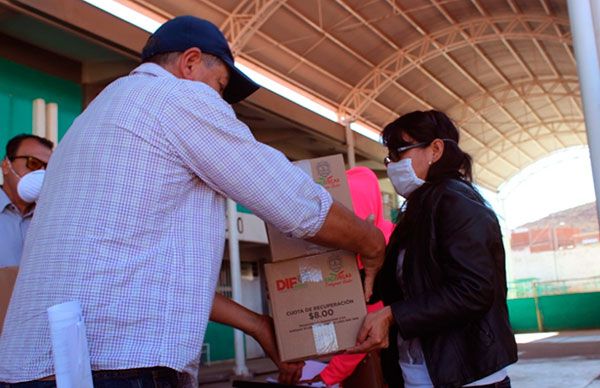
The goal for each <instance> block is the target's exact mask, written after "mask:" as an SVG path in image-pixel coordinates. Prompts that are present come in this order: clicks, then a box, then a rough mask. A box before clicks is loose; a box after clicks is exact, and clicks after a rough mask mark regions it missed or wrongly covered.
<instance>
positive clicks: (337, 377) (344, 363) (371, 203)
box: [310, 167, 394, 385]
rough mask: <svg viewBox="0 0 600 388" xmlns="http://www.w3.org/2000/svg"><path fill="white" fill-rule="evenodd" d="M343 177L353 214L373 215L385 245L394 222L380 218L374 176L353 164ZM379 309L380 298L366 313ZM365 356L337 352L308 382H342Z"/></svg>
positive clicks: (360, 264)
mask: <svg viewBox="0 0 600 388" xmlns="http://www.w3.org/2000/svg"><path fill="white" fill-rule="evenodd" d="M346 177H347V178H348V186H349V187H350V196H351V197H352V206H353V207H354V213H355V214H356V215H357V216H358V217H359V218H361V219H367V217H369V216H371V215H372V216H373V217H374V219H373V223H374V224H375V226H377V227H378V228H379V229H380V230H381V232H382V233H383V235H384V237H385V242H386V244H387V242H388V240H389V238H390V235H391V234H392V231H393V229H394V224H393V223H391V222H390V221H388V220H386V219H385V218H384V217H383V201H382V197H381V189H380V187H379V181H378V180H377V176H376V175H375V173H374V172H373V171H372V170H371V169H369V168H367V167H354V168H351V169H350V170H347V171H346ZM356 259H357V261H358V268H359V269H362V268H363V264H362V262H361V260H360V256H357V258H356ZM381 308H383V303H382V302H381V301H378V302H376V303H374V304H367V311H368V312H373V311H377V310H380V309H381ZM365 356H366V354H365V353H362V354H340V355H337V356H335V357H333V358H332V359H331V361H330V362H329V364H328V365H327V366H326V367H325V369H323V370H322V371H321V373H319V374H318V375H316V376H315V377H314V378H313V379H311V380H310V382H317V381H322V382H324V383H325V384H327V385H334V384H338V383H342V382H343V381H344V380H345V379H346V378H348V377H349V376H350V375H351V374H352V372H354V369H355V368H356V366H357V365H358V364H359V363H360V362H361V361H362V360H363V358H365Z"/></svg>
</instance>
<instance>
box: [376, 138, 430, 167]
mask: <svg viewBox="0 0 600 388" xmlns="http://www.w3.org/2000/svg"><path fill="white" fill-rule="evenodd" d="M429 144H431V143H430V142H422V143H416V144H409V145H407V146H404V147H399V148H396V150H395V151H390V153H389V155H388V156H386V157H385V158H383V164H385V165H386V167H387V165H388V164H390V163H392V162H397V161H398V160H400V155H402V154H403V153H404V152H406V151H408V150H411V149H413V148H419V147H426V146H428V145H429Z"/></svg>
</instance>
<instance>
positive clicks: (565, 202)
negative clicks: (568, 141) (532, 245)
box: [481, 146, 595, 229]
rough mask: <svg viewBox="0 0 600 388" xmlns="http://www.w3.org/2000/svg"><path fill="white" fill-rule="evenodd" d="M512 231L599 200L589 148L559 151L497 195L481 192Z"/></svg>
mask: <svg viewBox="0 0 600 388" xmlns="http://www.w3.org/2000/svg"><path fill="white" fill-rule="evenodd" d="M481 191H482V193H483V195H484V196H485V197H486V199H488V201H489V202H490V203H491V205H492V207H493V208H494V210H496V213H498V215H499V217H500V218H501V219H502V220H504V222H505V225H506V226H507V227H508V228H509V229H515V228H517V227H518V226H521V225H523V224H526V223H528V222H531V221H535V220H538V219H540V218H544V217H545V216H547V215H549V214H551V213H555V212H558V211H561V210H565V209H570V208H572V207H576V206H579V205H583V204H585V203H589V202H593V201H595V194H594V184H593V180H592V169H591V164H590V156H589V151H588V148H587V146H578V147H571V148H567V149H563V150H559V151H556V152H554V153H552V154H551V155H549V156H548V157H546V158H544V159H541V160H539V161H538V162H536V163H534V164H532V165H531V166H529V167H527V168H525V169H524V170H523V171H521V172H520V173H519V174H517V175H515V176H514V177H513V178H512V179H511V180H509V181H508V182H506V183H505V184H504V185H502V186H501V187H500V190H499V193H498V194H494V193H491V192H489V191H486V190H481Z"/></svg>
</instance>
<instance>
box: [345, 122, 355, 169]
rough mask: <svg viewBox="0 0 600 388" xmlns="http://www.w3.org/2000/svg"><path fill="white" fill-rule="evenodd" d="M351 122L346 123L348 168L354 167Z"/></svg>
mask: <svg viewBox="0 0 600 388" xmlns="http://www.w3.org/2000/svg"><path fill="white" fill-rule="evenodd" d="M350 124H352V122H351V121H346V146H347V152H348V166H350V168H354V166H356V154H355V153H354V131H352V128H350Z"/></svg>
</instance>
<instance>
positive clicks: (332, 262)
mask: <svg viewBox="0 0 600 388" xmlns="http://www.w3.org/2000/svg"><path fill="white" fill-rule="evenodd" d="M328 264H329V270H330V272H329V275H327V276H325V278H324V279H323V280H325V284H326V285H327V286H328V287H335V286H338V285H340V284H345V283H348V282H350V281H352V273H351V272H346V271H344V264H343V262H342V258H341V257H340V256H337V255H336V256H333V257H331V258H330V259H329V263H328Z"/></svg>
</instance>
